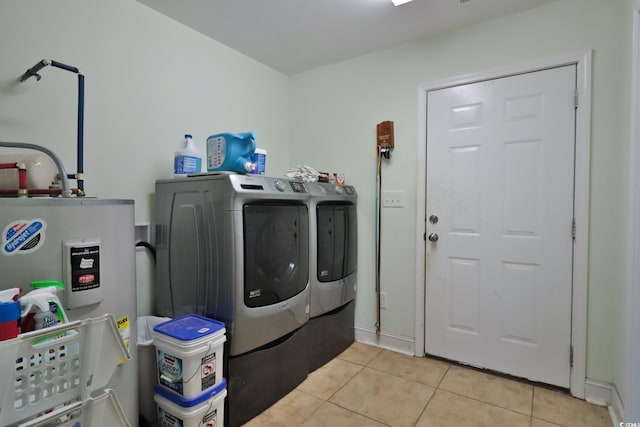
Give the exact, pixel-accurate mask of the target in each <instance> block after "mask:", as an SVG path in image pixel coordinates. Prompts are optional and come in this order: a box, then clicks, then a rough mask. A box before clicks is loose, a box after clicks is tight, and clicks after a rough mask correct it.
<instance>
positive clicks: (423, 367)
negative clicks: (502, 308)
mask: <svg viewBox="0 0 640 427" xmlns="http://www.w3.org/2000/svg"><path fill="white" fill-rule="evenodd" d="M245 426H246V427H261V426H286V427H293V426H304V427H316V426H317V427H325V426H331V427H334V426H336V427H339V426H348V427H351V426H354V427H358V426H398V427H405V426H406V427H413V426H415V427H427V426H442V427H445V426H446V427H455V426H464V427H467V426H486V427H502V426H505V427H520V426H522V427H557V426H565V427H572V426H580V427H599V426H607V427H610V426H611V419H610V418H609V414H608V412H607V409H606V408H604V407H599V406H595V405H591V404H589V403H587V402H584V401H582V400H579V399H575V398H572V397H570V396H569V395H568V394H565V393H562V392H559V391H555V390H550V389H547V388H543V387H539V386H534V385H531V384H528V383H525V382H519V381H514V380H511V379H506V378H503V377H500V376H495V375H490V374H487V373H483V372H480V371H478V370H475V369H469V368H464V367H460V366H457V365H453V364H449V363H446V362H443V361H440V360H435V359H428V358H417V357H410V356H405V355H402V354H399V353H395V352H392V351H387V350H382V349H380V348H378V347H374V346H369V345H365V344H362V343H354V344H353V345H352V346H351V347H349V348H348V349H347V350H345V351H344V352H343V353H342V354H340V355H338V357H336V358H335V359H334V360H332V361H331V362H329V363H327V364H326V365H325V366H323V367H322V368H320V369H318V370H317V371H315V372H313V373H312V374H311V375H309V377H308V378H307V379H306V380H305V381H304V382H303V383H302V384H300V385H299V386H298V387H297V388H296V389H295V390H293V391H292V392H291V393H289V394H288V395H286V396H285V397H284V398H282V399H281V400H280V401H278V402H277V403H276V404H274V405H273V406H272V407H270V408H269V409H267V410H266V411H264V412H263V413H262V414H260V415H259V416H257V417H256V418H254V419H253V420H251V421H249V422H248V423H247V424H245Z"/></svg>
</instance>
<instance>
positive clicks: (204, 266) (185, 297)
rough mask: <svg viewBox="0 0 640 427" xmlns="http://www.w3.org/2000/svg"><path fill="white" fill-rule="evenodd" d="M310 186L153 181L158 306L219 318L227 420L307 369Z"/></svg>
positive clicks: (272, 396) (226, 179)
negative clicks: (222, 332)
mask: <svg viewBox="0 0 640 427" xmlns="http://www.w3.org/2000/svg"><path fill="white" fill-rule="evenodd" d="M308 202H309V192H308V188H307V184H305V183H303V182H301V181H296V180H288V179H278V178H271V177H265V176H259V175H238V174H231V173H217V174H200V175H193V176H189V177H187V178H180V179H170V180H160V181H157V182H156V223H157V225H156V251H157V267H156V272H157V274H156V282H157V283H156V295H155V302H156V313H157V314H158V315H163V316H169V317H175V316H179V315H182V314H187V313H196V314H201V315H204V316H207V317H209V318H212V319H216V320H220V321H223V322H225V325H226V331H227V342H226V351H225V356H226V357H225V359H226V366H225V376H226V377H227V379H228V381H227V384H228V388H229V390H228V398H227V404H228V410H227V411H226V413H225V414H226V417H225V418H226V419H227V420H228V421H229V425H232V426H235V425H240V424H242V423H244V422H246V421H248V420H249V419H251V418H252V417H254V416H255V415H257V414H259V413H260V412H262V410H264V409H266V408H267V407H269V406H270V405H271V404H273V403H275V402H276V401H277V400H278V399H280V398H281V397H282V396H284V395H285V394H287V393H288V392H289V391H291V390H292V389H293V388H295V387H296V386H297V385H298V384H299V383H300V382H302V381H303V380H304V379H305V378H306V376H307V374H308V364H307V359H306V347H305V343H306V339H305V336H306V335H305V328H304V326H305V324H306V322H307V320H308V317H309V209H308Z"/></svg>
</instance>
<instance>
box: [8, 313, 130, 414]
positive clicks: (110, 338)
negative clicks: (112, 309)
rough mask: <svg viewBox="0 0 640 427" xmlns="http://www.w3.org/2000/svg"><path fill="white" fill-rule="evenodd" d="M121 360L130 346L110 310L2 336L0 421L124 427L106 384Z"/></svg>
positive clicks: (128, 357)
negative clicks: (84, 317) (3, 337)
mask: <svg viewBox="0 0 640 427" xmlns="http://www.w3.org/2000/svg"><path fill="white" fill-rule="evenodd" d="M123 359H125V360H128V359H130V355H129V351H128V350H127V348H126V346H125V345H124V342H123V340H122V338H121V337H120V333H119V332H118V328H117V326H116V322H115V319H114V318H113V316H112V315H110V314H105V315H102V316H100V317H96V318H89V319H84V320H78V321H74V322H69V323H65V324H62V325H58V326H55V327H52V328H46V329H42V330H38V331H34V332H29V333H26V334H21V335H18V337H17V338H15V339H11V340H7V341H1V342H0V426H20V427H39V426H45V425H46V426H59V427H82V426H87V427H88V426H91V427H101V426H104V427H107V426H108V427H119V426H123V427H128V426H129V423H128V421H127V419H126V417H125V415H124V412H123V411H122V409H121V407H120V403H119V402H118V399H117V397H116V395H115V393H114V392H113V391H112V390H109V389H104V387H105V386H106V385H107V384H108V383H109V380H110V379H111V377H112V375H113V373H114V372H115V369H116V368H117V366H118V363H119V362H120V361H121V360H123ZM103 389H104V390H103Z"/></svg>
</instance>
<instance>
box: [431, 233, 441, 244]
mask: <svg viewBox="0 0 640 427" xmlns="http://www.w3.org/2000/svg"><path fill="white" fill-rule="evenodd" d="M428 239H429V241H430V242H434V243H435V242H437V241H438V239H439V237H438V235H437V234H436V233H431V234H429V237H428Z"/></svg>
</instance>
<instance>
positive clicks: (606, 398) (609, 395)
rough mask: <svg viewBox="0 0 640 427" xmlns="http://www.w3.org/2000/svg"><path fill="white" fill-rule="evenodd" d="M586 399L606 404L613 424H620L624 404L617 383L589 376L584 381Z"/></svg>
mask: <svg viewBox="0 0 640 427" xmlns="http://www.w3.org/2000/svg"><path fill="white" fill-rule="evenodd" d="M584 399H585V400H586V401H587V402H589V403H593V404H594V405H600V406H606V407H607V409H608V411H609V417H610V418H611V422H612V423H613V425H614V426H618V425H620V423H621V421H622V420H623V416H622V414H624V405H623V404H622V399H620V395H619V394H618V389H617V388H616V386H615V385H613V384H610V383H606V382H602V381H596V380H592V379H589V378H587V379H586V381H585V382H584Z"/></svg>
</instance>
